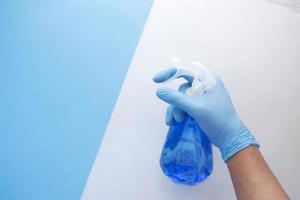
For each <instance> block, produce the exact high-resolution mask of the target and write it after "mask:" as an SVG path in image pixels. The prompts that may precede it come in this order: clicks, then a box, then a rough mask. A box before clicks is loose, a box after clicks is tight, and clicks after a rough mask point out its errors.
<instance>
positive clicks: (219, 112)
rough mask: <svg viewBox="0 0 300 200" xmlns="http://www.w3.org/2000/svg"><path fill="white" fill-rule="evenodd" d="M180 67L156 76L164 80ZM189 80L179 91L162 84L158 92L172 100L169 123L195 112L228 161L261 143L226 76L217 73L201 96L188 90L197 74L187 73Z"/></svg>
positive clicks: (157, 79)
mask: <svg viewBox="0 0 300 200" xmlns="http://www.w3.org/2000/svg"><path fill="white" fill-rule="evenodd" d="M176 70H177V69H176V68H169V69H167V70H164V71H162V72H160V73H158V74H156V75H155V76H154V78H153V80H154V82H156V83H161V82H164V81H166V80H168V79H169V78H170V77H172V76H173V75H174V74H175V73H176ZM182 78H184V79H186V80H187V83H184V84H182V85H181V86H180V87H179V91H176V90H173V89H168V88H160V89H158V90H157V92H156V94H157V96H158V97H159V98H160V99H161V100H163V101H165V102H167V103H169V104H170V106H169V107H168V109H167V115H166V123H167V125H172V122H173V121H174V120H176V121H177V122H182V121H183V119H184V117H185V115H186V113H187V114H189V115H190V116H192V117H193V118H194V119H195V120H196V122H197V123H198V124H199V126H200V128H201V129H202V130H203V131H204V132H205V133H206V135H207V136H208V138H209V139H210V141H211V142H212V144H214V145H215V146H217V147H218V148H219V149H220V151H221V154H222V157H223V159H224V161H227V160H228V159H229V158H230V157H231V156H232V155H234V154H235V153H237V152H238V151H240V150H242V149H244V148H246V147H247V146H249V145H255V146H257V147H258V146H259V145H258V143H257V142H256V141H255V138H254V137H253V136H252V134H251V132H250V131H249V130H248V128H247V127H246V126H245V125H244V124H243V123H242V121H241V120H240V118H239V116H238V114H237V113H236V111H235V109H234V106H233V104H232V101H231V98H230V95H229V94H228V92H227V90H226V88H225V86H224V84H223V82H222V80H221V79H220V78H219V77H217V76H215V78H216V84H215V85H214V86H213V87H212V88H210V89H209V90H207V91H206V92H204V93H203V94H202V95H200V96H189V95H186V94H184V92H185V90H186V89H187V88H189V87H190V86H191V82H192V80H193V77H190V76H183V77H182Z"/></svg>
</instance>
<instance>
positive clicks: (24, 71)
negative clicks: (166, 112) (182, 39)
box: [0, 0, 152, 200]
mask: <svg viewBox="0 0 300 200" xmlns="http://www.w3.org/2000/svg"><path fill="white" fill-rule="evenodd" d="M151 4H152V1H151V0H142V1H141V0H106V1H103V0H59V1H58V0H47V1H45V0H27V1H21V0H19V1H18V0H6V1H5V0H2V1H0V135H1V139H0V158H1V161H0V164H1V166H0V199H1V200H8V199H22V200H26V199H30V200H35V199H38V200H43V199H51V200H58V199H63V200H69V199H70V200H71V199H79V198H80V196H81V193H82V191H83V189H84V186H85V183H86V181H87V178H88V175H89V172H90V170H91V167H92V164H93V161H94V159H95V157H96V153H97V151H98V148H99V145H100V141H101V138H102V136H103V133H104V131H105V128H106V126H107V123H108V120H109V117H110V114H111V112H112V109H113V106H114V104H115V101H116V98H117V96H118V93H119V90H120V88H121V85H122V82H123V79H124V77H125V74H126V72H127V69H128V67H129V64H130V61H131V59H132V56H133V53H134V50H135V47H136V45H137V42H138V39H139V36H140V34H141V32H142V30H143V26H144V23H145V20H146V18H147V15H148V13H149V10H150V7H151Z"/></svg>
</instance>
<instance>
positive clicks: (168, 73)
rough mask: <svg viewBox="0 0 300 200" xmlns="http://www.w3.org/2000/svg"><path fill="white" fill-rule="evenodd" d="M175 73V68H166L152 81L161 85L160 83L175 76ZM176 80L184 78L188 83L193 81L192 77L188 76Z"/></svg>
mask: <svg viewBox="0 0 300 200" xmlns="http://www.w3.org/2000/svg"><path fill="white" fill-rule="evenodd" d="M176 72H177V68H175V67H171V68H168V69H166V70H163V71H161V72H158V73H157V74H156V75H155V76H154V77H153V81H154V82H155V83H162V82H164V81H167V80H168V79H170V78H171V77H172V76H174V75H175V74H176ZM178 78H184V79H185V80H187V81H189V82H192V81H193V79H194V78H193V77H192V76H188V75H182V76H179V77H178Z"/></svg>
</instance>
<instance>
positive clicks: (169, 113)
mask: <svg viewBox="0 0 300 200" xmlns="http://www.w3.org/2000/svg"><path fill="white" fill-rule="evenodd" d="M165 122H166V124H167V125H168V126H171V125H172V123H173V106H168V108H167V113H166V119H165Z"/></svg>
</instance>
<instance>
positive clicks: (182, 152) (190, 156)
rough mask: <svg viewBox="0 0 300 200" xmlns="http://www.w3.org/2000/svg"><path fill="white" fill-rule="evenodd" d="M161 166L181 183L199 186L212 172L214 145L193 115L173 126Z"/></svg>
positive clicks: (166, 173) (165, 146) (174, 180)
mask: <svg viewBox="0 0 300 200" xmlns="http://www.w3.org/2000/svg"><path fill="white" fill-rule="evenodd" d="M160 166H161V168H162V170H163V172H164V173H165V175H166V176H168V177H170V178H171V180H172V181H173V182H175V183H178V184H185V185H196V184H197V183H199V182H201V181H203V180H205V179H206V178H207V177H208V176H209V175H210V174H211V172H212V169H213V160H212V145H211V142H210V140H209V139H208V138H207V136H206V135H205V133H204V132H203V131H202V130H201V129H200V127H199V125H198V124H197V123H196V122H195V120H194V119H193V118H192V117H191V116H187V117H186V118H185V120H184V121H183V122H181V123H177V122H174V123H173V125H172V126H171V127H170V129H169V132H168V135H167V139H166V142H165V144H164V147H163V151H162V154H161V157H160Z"/></svg>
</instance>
